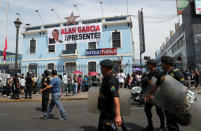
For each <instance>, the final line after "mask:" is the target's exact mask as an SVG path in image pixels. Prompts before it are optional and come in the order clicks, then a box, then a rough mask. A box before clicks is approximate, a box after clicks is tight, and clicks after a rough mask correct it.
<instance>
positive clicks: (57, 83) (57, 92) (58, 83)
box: [39, 70, 67, 120]
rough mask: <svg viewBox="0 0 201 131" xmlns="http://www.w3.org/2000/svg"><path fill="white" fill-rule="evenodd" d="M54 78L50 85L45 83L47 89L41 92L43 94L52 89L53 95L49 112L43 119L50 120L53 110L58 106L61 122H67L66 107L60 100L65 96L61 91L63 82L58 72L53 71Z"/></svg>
mask: <svg viewBox="0 0 201 131" xmlns="http://www.w3.org/2000/svg"><path fill="white" fill-rule="evenodd" d="M52 77H53V79H52V80H51V82H50V84H49V85H48V84H47V83H44V85H45V88H43V89H41V90H39V91H40V92H43V91H45V90H47V89H51V93H52V100H51V102H50V104H49V107H48V109H47V111H46V112H45V113H44V114H43V115H42V118H43V119H44V120H45V119H48V118H49V116H50V113H51V111H52V109H53V108H54V106H55V105H56V107H57V109H58V110H59V112H60V115H61V118H60V120H66V118H67V115H66V111H65V110H64V107H63V105H62V104H61V100H60V97H61V96H62V94H63V93H62V89H61V87H62V80H61V79H60V78H59V77H58V75H57V71H56V70H52Z"/></svg>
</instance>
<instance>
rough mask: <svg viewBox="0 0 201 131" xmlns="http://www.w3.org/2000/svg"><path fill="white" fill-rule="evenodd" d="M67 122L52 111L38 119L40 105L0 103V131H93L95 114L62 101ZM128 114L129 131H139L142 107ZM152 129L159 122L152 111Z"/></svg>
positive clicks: (189, 129) (82, 102) (189, 130)
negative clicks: (47, 115) (47, 117)
mask: <svg viewBox="0 0 201 131" xmlns="http://www.w3.org/2000/svg"><path fill="white" fill-rule="evenodd" d="M62 103H63V105H64V108H65V110H66V112H67V115H68V119H67V120H64V121H60V120H59V119H58V118H59V117H60V115H59V112H58V111H57V109H56V107H55V108H54V109H53V112H52V117H51V118H50V119H47V120H42V119H41V115H42V112H41V111H40V109H41V108H40V107H41V103H40V102H9V103H0V130H1V131H44V130H48V131H96V129H97V123H98V114H92V113H89V112H88V105H87V100H75V101H63V102H62ZM131 110H132V111H131V112H132V113H131V115H130V116H127V117H124V119H125V122H126V124H127V127H128V129H129V131H140V130H141V129H142V128H143V127H144V126H146V124H147V122H146V117H145V114H144V110H143V107H140V106H136V105H132V108H131ZM153 113H154V115H153V122H154V127H155V130H157V127H159V120H158V117H157V115H156V113H155V110H154V109H153ZM181 131H197V130H195V129H193V128H192V127H190V126H189V127H181Z"/></svg>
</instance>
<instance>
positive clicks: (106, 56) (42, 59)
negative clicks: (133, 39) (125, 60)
mask: <svg viewBox="0 0 201 131" xmlns="http://www.w3.org/2000/svg"><path fill="white" fill-rule="evenodd" d="M118 56H122V57H127V56H132V54H119V55H100V56H79V57H77V59H87V58H108V57H118ZM63 59H72V58H71V57H70V56H66V57H57V58H41V59H24V60H22V62H32V61H49V60H63Z"/></svg>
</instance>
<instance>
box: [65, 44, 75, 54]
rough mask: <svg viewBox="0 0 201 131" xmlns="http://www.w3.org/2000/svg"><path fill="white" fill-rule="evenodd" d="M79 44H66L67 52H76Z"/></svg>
mask: <svg viewBox="0 0 201 131" xmlns="http://www.w3.org/2000/svg"><path fill="white" fill-rule="evenodd" d="M76 50H77V44H76V43H75V44H66V50H65V54H76Z"/></svg>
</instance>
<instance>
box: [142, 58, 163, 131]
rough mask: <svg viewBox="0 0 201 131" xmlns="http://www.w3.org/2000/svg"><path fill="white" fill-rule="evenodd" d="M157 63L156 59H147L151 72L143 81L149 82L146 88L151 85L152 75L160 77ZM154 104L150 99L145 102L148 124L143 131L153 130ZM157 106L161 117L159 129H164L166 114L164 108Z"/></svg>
mask: <svg viewBox="0 0 201 131" xmlns="http://www.w3.org/2000/svg"><path fill="white" fill-rule="evenodd" d="M156 64H157V62H156V61H155V60H148V61H147V69H148V70H149V71H150V72H149V73H148V75H147V79H146V81H143V80H142V82H143V83H147V84H145V86H146V87H144V88H148V87H147V86H149V82H150V81H151V79H152V77H156V78H159V77H160V70H158V69H157V68H156ZM142 85H143V84H142ZM153 106H154V105H153V103H152V102H151V101H150V100H149V101H146V102H145V106H144V111H145V113H146V116H147V121H148V125H147V126H146V127H145V128H144V129H142V131H152V130H153V123H152V112H151V109H152V107H153ZM155 108H156V112H157V114H158V116H159V119H160V128H159V129H160V130H162V131H164V130H165V116H164V112H163V109H162V108H160V107H158V106H155Z"/></svg>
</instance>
